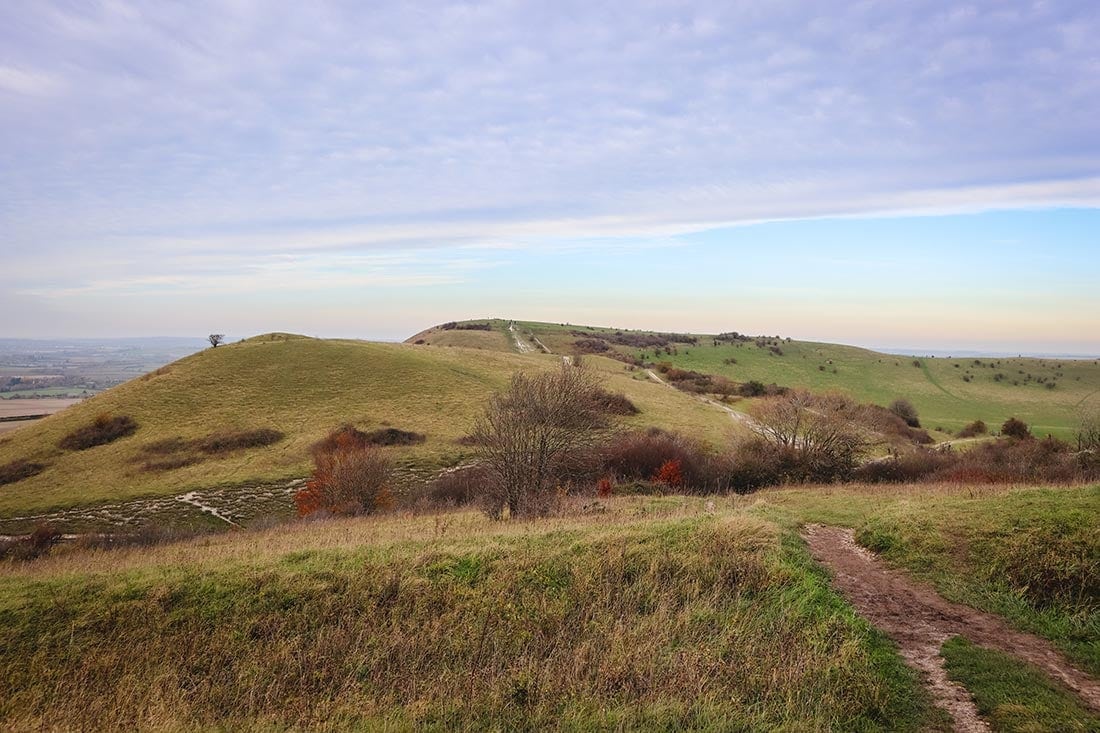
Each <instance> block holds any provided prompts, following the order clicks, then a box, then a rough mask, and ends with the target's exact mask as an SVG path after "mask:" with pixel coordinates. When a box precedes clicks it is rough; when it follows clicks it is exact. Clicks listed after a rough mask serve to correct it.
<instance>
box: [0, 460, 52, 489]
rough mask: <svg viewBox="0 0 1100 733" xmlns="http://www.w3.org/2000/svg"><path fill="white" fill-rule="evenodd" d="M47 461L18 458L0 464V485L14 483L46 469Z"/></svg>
mask: <svg viewBox="0 0 1100 733" xmlns="http://www.w3.org/2000/svg"><path fill="white" fill-rule="evenodd" d="M46 465H47V464H45V463H37V462H35V461H27V460H23V459H18V460H15V461H11V462H10V463H5V464H4V465H3V466H0V486H4V485H5V484H14V483H15V482H16V481H22V480H23V479H25V478H30V477H31V476H34V475H36V474H39V473H42V472H43V471H45V470H46Z"/></svg>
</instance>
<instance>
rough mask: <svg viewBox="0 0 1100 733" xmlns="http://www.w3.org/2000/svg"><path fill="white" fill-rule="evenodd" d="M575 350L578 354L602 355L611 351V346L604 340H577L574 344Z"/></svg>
mask: <svg viewBox="0 0 1100 733" xmlns="http://www.w3.org/2000/svg"><path fill="white" fill-rule="evenodd" d="M573 348H574V350H575V351H576V353H578V354H602V353H604V352H607V351H611V344H609V343H607V342H606V341H604V340H603V339H589V338H583V339H577V340H576V341H574V342H573Z"/></svg>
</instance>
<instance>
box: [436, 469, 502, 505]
mask: <svg viewBox="0 0 1100 733" xmlns="http://www.w3.org/2000/svg"><path fill="white" fill-rule="evenodd" d="M494 480H495V479H494V477H493V476H492V474H491V473H490V471H489V470H488V469H487V468H486V467H485V466H483V465H481V464H473V465H470V466H461V467H459V468H455V469H452V470H450V471H444V472H443V473H441V474H439V476H437V477H436V478H435V480H433V481H432V482H431V484H429V485H428V491H427V498H428V501H429V502H431V503H432V504H433V505H435V506H465V505H467V504H471V503H473V502H474V500H475V499H476V498H477V497H478V495H479V494H481V493H486V492H485V491H484V489H485V487H486V486H488V485H489V483H490V482H492V481H494ZM488 493H493V492H488Z"/></svg>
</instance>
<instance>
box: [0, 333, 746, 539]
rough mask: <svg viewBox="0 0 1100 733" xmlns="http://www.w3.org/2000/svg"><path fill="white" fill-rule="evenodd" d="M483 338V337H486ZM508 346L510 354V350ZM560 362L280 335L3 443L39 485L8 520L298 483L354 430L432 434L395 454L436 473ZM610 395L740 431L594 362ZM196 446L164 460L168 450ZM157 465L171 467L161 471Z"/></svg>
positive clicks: (652, 411)
mask: <svg viewBox="0 0 1100 733" xmlns="http://www.w3.org/2000/svg"><path fill="white" fill-rule="evenodd" d="M482 333H484V332H482ZM505 343H507V342H505ZM560 363H561V360H560V357H556V356H549V355H545V354H525V355H520V354H514V353H509V352H507V351H504V350H496V351H492V350H474V349H469V348H430V347H427V346H415V345H404V344H383V343H371V342H363V341H339V340H320V339H312V338H305V337H301V336H293V335H288V334H268V335H266V336H258V337H255V338H252V339H249V340H247V341H243V342H241V343H237V344H231V345H225V346H221V347H218V348H216V349H207V350H205V351H202V352H199V353H197V354H194V355H192V356H189V357H186V358H184V359H181V360H179V361H176V362H174V363H172V364H170V365H168V366H165V367H163V368H161V369H158V370H156V371H154V372H151V373H149V374H147V375H145V376H143V377H140V378H138V379H134V380H131V381H130V382H127V383H126V384H123V385H120V386H119V387H116V388H114V389H111V390H108V391H106V392H104V393H102V394H100V395H97V396H95V397H93V398H91V399H89V400H86V401H85V402H83V403H81V404H79V405H74V406H73V407H71V408H69V409H67V410H65V411H64V412H61V413H58V414H57V415H54V416H51V417H48V418H45V419H43V420H41V421H38V422H37V423H36V424H34V425H32V426H28V427H26V428H22V429H20V430H19V431H16V432H13V433H11V434H9V435H7V436H6V437H4V438H2V439H0V466H3V465H5V464H8V463H10V462H13V461H27V462H31V463H38V464H40V465H43V466H45V469H44V470H43V471H41V472H40V473H38V474H37V475H33V476H30V477H28V478H24V479H22V480H19V481H16V482H14V483H9V484H7V485H3V486H0V519H3V518H4V517H9V518H10V517H13V516H21V515H26V514H28V513H34V512H41V511H44V510H49V509H57V508H63V507H70V506H74V505H89V504H97V503H102V502H117V501H120V500H126V499H131V498H134V497H148V496H166V495H177V494H181V493H183V492H187V491H190V490H198V489H206V490H208V489H211V488H215V487H239V486H242V485H248V484H262V483H265V482H276V481H283V480H287V479H293V478H298V477H302V476H304V475H307V474H308V472H309V467H310V462H309V447H310V446H311V445H312V444H313V443H314V442H315V441H317V440H318V439H320V438H321V437H322V436H324V435H325V434H326V433H327V432H329V431H330V430H332V429H333V428H335V427H338V426H339V425H341V424H344V423H351V424H354V425H356V426H357V427H360V428H362V429H364V430H377V429H383V428H391V427H392V428H397V429H400V430H406V431H412V432H416V433H420V434H423V435H424V436H425V438H426V439H425V441H424V442H423V443H422V444H420V445H413V446H409V447H403V448H394V449H392V450H393V451H394V453H395V458H396V460H397V462H398V464H399V465H400V467H402V468H403V469H405V470H407V471H412V472H419V473H421V474H428V473H431V472H433V471H435V470H438V469H439V468H442V467H447V466H453V465H456V464H458V463H460V462H462V461H463V460H465V459H466V458H468V457H469V455H470V448H468V447H466V446H463V445H460V444H459V443H458V442H457V441H458V439H459V438H461V437H462V436H464V435H466V434H467V432H468V431H469V429H470V428H471V426H472V423H473V421H474V419H475V417H476V416H477V414H478V413H479V412H480V410H481V409H482V408H483V406H484V404H485V401H486V399H487V398H488V396H489V395H490V394H491V393H492V392H493V391H495V390H499V389H502V388H503V387H505V386H506V385H507V383H508V380H509V378H510V376H511V375H512V374H513V373H514V372H516V371H520V370H537V369H552V368H556V367H557V366H558V365H559V364H560ZM589 366H590V367H591V368H593V369H597V370H599V371H600V372H601V374H602V375H603V378H604V379H605V381H606V387H607V388H608V389H610V390H613V391H618V392H623V393H625V394H626V395H627V396H628V397H629V398H630V399H631V400H633V401H634V402H635V404H636V405H637V406H638V407H639V409H640V410H641V413H640V414H639V415H637V416H634V417H631V418H628V419H627V423H628V424H633V425H638V426H644V425H661V426H665V427H669V428H674V429H679V430H683V431H685V432H689V433H691V434H694V435H698V436H700V437H704V438H707V439H710V440H712V441H714V442H718V441H721V440H724V439H725V438H726V436H727V434H728V433H729V432H730V431H732V430H734V429H736V425H735V424H734V422H733V421H731V420H730V419H729V416H728V415H724V414H722V412H721V411H719V410H715V409H713V408H712V407H709V406H707V405H704V404H701V403H700V402H699V401H698V400H695V399H693V398H692V397H690V396H689V395H685V394H681V393H679V392H676V391H674V390H671V389H668V388H667V387H663V386H661V385H658V384H655V383H653V382H651V381H649V380H646V379H645V378H644V377H642V378H639V377H638V375H637V374H635V373H632V372H629V371H627V369H626V368H625V365H623V364H622V363H620V362H617V361H614V360H611V359H591V360H590V362H589ZM99 416H104V417H119V416H125V417H129V418H131V419H132V420H133V421H134V422H136V424H137V429H136V431H134V432H133V434H131V435H128V436H125V437H122V438H120V439H118V440H116V441H114V442H111V443H108V444H106V445H99V446H96V447H92V448H88V449H87V450H65V449H62V448H61V447H59V443H60V442H61V441H62V439H63V438H64V437H65V436H66V435H68V434H70V433H72V432H73V431H75V430H77V429H79V428H82V427H85V426H88V425H90V424H92V423H93V422H94V421H95V420H96V418H97V417H99ZM257 430H268V431H278V432H279V433H282V435H283V436H284V437H282V439H280V440H278V441H276V442H274V443H273V444H271V445H266V446H259V447H252V448H244V449H240V450H228V451H220V452H213V453H203V452H202V451H197V450H195V449H188V448H187V446H189V445H191V444H192V443H195V442H198V441H203V440H207V439H210V438H211V437H213V438H217V437H219V436H225V435H232V434H235V433H241V432H244V433H248V432H250V431H257ZM173 443H175V444H177V445H183V446H184V448H183V449H182V452H180V451H177V452H174V453H170V455H169V456H168V458H172V459H181V458H182V459H184V460H176V461H175V463H184V462H185V460H187V459H194V462H192V463H189V464H187V465H178V466H177V465H173V463H172V462H171V461H166V460H164V456H163V455H162V453H163V452H164V450H165V448H164V447H165V446H166V445H167V446H168V447H171V446H172V444H173ZM150 466H159V467H157V468H150Z"/></svg>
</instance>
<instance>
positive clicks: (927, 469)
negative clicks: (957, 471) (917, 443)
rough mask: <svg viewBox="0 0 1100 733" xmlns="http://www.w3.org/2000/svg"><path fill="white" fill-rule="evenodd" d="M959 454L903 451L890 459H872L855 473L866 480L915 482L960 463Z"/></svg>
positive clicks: (919, 450) (860, 478) (917, 450)
mask: <svg viewBox="0 0 1100 733" xmlns="http://www.w3.org/2000/svg"><path fill="white" fill-rule="evenodd" d="M957 463H958V457H957V456H956V455H955V454H954V453H952V452H951V451H944V450H930V449H928V448H918V449H916V450H912V451H908V452H905V453H899V454H896V455H893V456H890V457H888V458H882V459H879V460H875V461H868V462H867V463H864V464H863V465H862V466H860V467H859V468H857V469H856V470H855V472H854V473H853V475H852V478H853V479H855V480H856V481H862V482H865V483H871V484H879V483H912V482H916V481H921V480H923V479H926V478H928V477H929V476H932V475H933V474H935V473H937V472H944V471H946V470H948V469H949V468H951V467H953V466H955V465H957Z"/></svg>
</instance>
